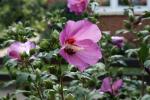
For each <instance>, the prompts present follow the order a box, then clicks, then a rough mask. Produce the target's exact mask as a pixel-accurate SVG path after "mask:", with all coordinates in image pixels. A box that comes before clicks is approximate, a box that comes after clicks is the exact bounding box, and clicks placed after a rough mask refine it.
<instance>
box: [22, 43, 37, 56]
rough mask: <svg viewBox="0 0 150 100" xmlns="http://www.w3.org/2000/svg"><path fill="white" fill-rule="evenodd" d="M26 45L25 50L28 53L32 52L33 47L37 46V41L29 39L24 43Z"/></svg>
mask: <svg viewBox="0 0 150 100" xmlns="http://www.w3.org/2000/svg"><path fill="white" fill-rule="evenodd" d="M24 47H25V48H26V50H25V52H26V53H27V54H28V53H29V52H30V50H31V49H34V48H35V47H36V45H35V43H33V42H30V41H27V42H26V43H25V44H24Z"/></svg>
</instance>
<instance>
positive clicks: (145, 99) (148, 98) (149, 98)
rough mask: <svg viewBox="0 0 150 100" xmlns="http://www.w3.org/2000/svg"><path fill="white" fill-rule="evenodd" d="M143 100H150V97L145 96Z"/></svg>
mask: <svg viewBox="0 0 150 100" xmlns="http://www.w3.org/2000/svg"><path fill="white" fill-rule="evenodd" d="M141 100H150V95H148V94H146V95H144V96H143V97H142V99H141Z"/></svg>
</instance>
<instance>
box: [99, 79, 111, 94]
mask: <svg viewBox="0 0 150 100" xmlns="http://www.w3.org/2000/svg"><path fill="white" fill-rule="evenodd" d="M111 81H112V78H111V77H106V78H104V79H103V82H102V85H101V88H100V92H109V93H112V88H111Z"/></svg>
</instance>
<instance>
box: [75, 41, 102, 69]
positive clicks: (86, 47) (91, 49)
mask: <svg viewBox="0 0 150 100" xmlns="http://www.w3.org/2000/svg"><path fill="white" fill-rule="evenodd" d="M75 44H76V45H77V46H79V47H81V48H83V50H82V49H81V50H80V51H78V52H76V55H77V56H78V57H79V58H80V59H81V60H82V61H84V62H86V63H88V64H89V65H94V64H96V63H97V62H98V60H99V59H100V58H102V54H101V51H100V47H99V46H98V45H97V44H96V43H94V42H93V41H91V40H82V41H77V42H76V43H75ZM87 67H88V66H87ZM87 67H86V68H87Z"/></svg>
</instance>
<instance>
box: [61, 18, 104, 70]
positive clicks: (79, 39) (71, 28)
mask: <svg viewBox="0 0 150 100" xmlns="http://www.w3.org/2000/svg"><path fill="white" fill-rule="evenodd" d="M100 39H101V31H100V30H99V28H98V26H97V25H95V24H92V23H91V22H89V21H88V20H81V21H77V22H75V21H68V22H67V24H66V26H65V29H64V30H63V31H62V32H61V33H60V37H59V40H60V44H61V46H62V48H61V50H60V55H61V56H63V58H64V59H65V60H66V61H68V62H69V63H70V64H73V65H75V67H77V68H78V69H79V70H80V71H84V70H85V69H86V68H88V67H89V66H90V65H93V64H96V63H97V62H98V60H99V59H100V58H102V54H101V51H100V47H99V46H98V45H97V42H98V41H99V40H100Z"/></svg>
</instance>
